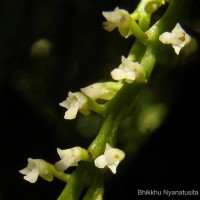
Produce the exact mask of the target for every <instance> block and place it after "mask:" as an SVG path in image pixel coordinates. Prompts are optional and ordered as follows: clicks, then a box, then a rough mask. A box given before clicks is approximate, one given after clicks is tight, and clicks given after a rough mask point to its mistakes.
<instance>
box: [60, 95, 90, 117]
mask: <svg viewBox="0 0 200 200" xmlns="http://www.w3.org/2000/svg"><path fill="white" fill-rule="evenodd" d="M87 103H88V99H87V97H86V96H85V95H84V94H82V93H81V92H75V93H72V92H69V93H68V97H67V99H66V100H65V101H63V102H61V103H60V104H59V105H60V106H62V107H64V108H66V109H68V110H67V111H66V112H65V116H64V118H65V119H74V118H75V117H76V115H77V112H78V110H79V111H80V112H81V113H82V114H85V115H87V114H89V112H90V111H89V108H88V104H87Z"/></svg>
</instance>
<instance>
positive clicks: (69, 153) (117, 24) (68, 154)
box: [19, 0, 190, 183]
mask: <svg viewBox="0 0 200 200" xmlns="http://www.w3.org/2000/svg"><path fill="white" fill-rule="evenodd" d="M160 3H161V4H164V1H163V0H161V1H160ZM151 6H154V4H152V5H151ZM151 9H154V8H153V7H152V8H151ZM102 14H103V16H104V17H105V18H106V19H107V21H106V22H104V23H103V27H104V29H106V30H107V31H112V30H114V29H115V28H118V30H119V31H120V33H121V34H122V35H123V36H124V37H128V36H129V35H130V31H129V28H130V24H131V20H132V19H131V15H130V14H129V13H128V12H127V11H126V10H123V9H119V8H118V7H116V8H115V10H114V11H111V12H103V13H102ZM159 40H160V41H161V42H162V43H164V44H172V47H173V48H174V50H175V53H176V54H179V52H180V50H181V48H183V47H184V46H185V45H187V44H188V43H189V42H190V36H189V35H188V34H187V33H186V32H185V31H184V30H183V29H182V27H181V26H180V24H179V23H177V24H176V26H175V28H174V29H173V30H172V32H171V33H170V32H164V33H163V34H161V35H160V36H159ZM133 57H134V56H133V55H132V56H129V57H128V58H125V57H124V56H122V57H121V64H120V65H119V67H118V68H115V69H114V70H112V71H111V76H112V78H113V79H114V80H115V81H116V82H105V83H94V84H92V85H89V86H87V87H85V88H81V92H75V93H73V92H69V93H68V97H67V98H66V100H65V101H63V102H61V103H60V104H59V105H60V106H62V107H65V108H66V109H67V111H66V112H65V115H64V118H65V119H69V120H71V119H74V118H75V117H76V115H77V112H78V111H80V112H81V113H82V114H84V115H88V114H89V113H90V111H91V106H90V105H91V104H90V102H91V101H96V100H98V99H103V100H111V99H112V98H113V97H114V96H115V94H116V93H117V92H118V91H119V89H120V88H121V87H122V85H123V83H124V82H126V83H132V82H134V81H137V80H139V79H140V77H141V75H144V73H145V72H144V68H143V66H142V65H141V64H140V63H138V62H135V61H134V59H133ZM93 110H94V111H95V109H94V108H93ZM57 152H58V154H59V156H60V159H61V160H60V161H58V162H56V163H55V169H56V170H57V171H58V172H64V171H65V170H67V169H68V168H69V167H71V166H78V163H79V162H80V161H83V160H84V161H86V160H87V161H88V160H90V157H89V155H88V152H87V150H85V149H83V148H81V147H73V148H70V149H65V150H61V149H59V148H57ZM124 157H125V153H124V152H123V151H122V150H120V149H118V148H112V147H111V146H110V145H109V144H108V143H107V144H106V148H105V152H104V153H103V154H102V155H100V156H99V157H97V158H96V159H95V160H94V164H95V166H96V167H98V168H105V167H106V166H107V167H108V168H109V169H110V170H111V171H112V172H113V173H114V174H115V173H116V169H117V166H118V165H119V163H120V162H121V161H122V160H123V159H124ZM19 172H20V173H21V174H24V179H25V180H27V181H29V182H31V183H35V182H36V180H37V179H38V176H41V177H42V178H44V179H45V180H47V181H52V180H53V174H52V172H51V167H49V166H48V163H47V162H46V161H44V160H42V159H32V158H28V165H27V167H26V168H24V169H22V170H20V171H19Z"/></svg>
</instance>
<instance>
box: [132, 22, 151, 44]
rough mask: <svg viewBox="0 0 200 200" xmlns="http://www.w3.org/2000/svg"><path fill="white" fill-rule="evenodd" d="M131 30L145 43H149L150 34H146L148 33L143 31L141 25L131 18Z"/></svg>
mask: <svg viewBox="0 0 200 200" xmlns="http://www.w3.org/2000/svg"><path fill="white" fill-rule="evenodd" d="M129 28H130V31H131V33H132V34H133V35H134V36H135V37H136V38H137V39H138V40H139V41H140V42H141V43H142V44H144V45H146V44H147V42H148V36H147V35H146V33H144V32H143V31H142V29H141V28H140V26H139V25H138V24H137V23H136V22H135V20H133V19H132V20H131V24H130V27H129Z"/></svg>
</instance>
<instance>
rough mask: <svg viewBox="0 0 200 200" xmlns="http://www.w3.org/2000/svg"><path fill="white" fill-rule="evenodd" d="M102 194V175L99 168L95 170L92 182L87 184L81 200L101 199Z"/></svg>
mask: <svg viewBox="0 0 200 200" xmlns="http://www.w3.org/2000/svg"><path fill="white" fill-rule="evenodd" d="M103 194H104V176H103V175H102V174H100V172H99V170H98V171H97V170H96V172H95V175H94V177H93V180H92V183H91V184H90V186H89V189H88V191H87V193H86V194H85V196H84V198H83V200H97V199H98V200H102V199H103Z"/></svg>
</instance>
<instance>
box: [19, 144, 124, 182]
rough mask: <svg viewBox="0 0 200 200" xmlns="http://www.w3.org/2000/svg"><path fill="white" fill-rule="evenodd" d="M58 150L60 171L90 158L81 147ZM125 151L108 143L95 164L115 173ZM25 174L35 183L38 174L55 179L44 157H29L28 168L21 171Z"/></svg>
mask: <svg viewBox="0 0 200 200" xmlns="http://www.w3.org/2000/svg"><path fill="white" fill-rule="evenodd" d="M57 152H58V154H59V156H60V158H61V160H60V161H58V162H56V163H55V169H56V170H57V171H58V172H60V171H61V172H63V171H65V170H66V169H68V168H69V167H72V166H78V162H79V161H81V160H87V159H88V158H89V156H88V152H87V151H86V150H85V149H83V148H81V147H73V148H70V149H65V150H61V149H59V148H58V149H57ZM124 157H125V153H124V152H123V151H122V150H120V149H117V148H112V147H111V146H110V145H109V144H108V143H107V144H106V149H105V152H104V154H103V155H100V156H99V157H97V158H96V159H95V160H94V163H95V166H96V167H98V168H104V167H106V166H107V167H108V168H110V169H111V171H112V172H113V173H114V174H115V173H116V168H117V166H118V165H119V163H120V162H121V161H122V160H123V159H124ZM19 172H20V173H21V174H24V179H25V180H27V181H28V182H30V183H35V182H36V181H37V179H38V176H41V177H42V178H44V179H45V180H47V181H52V180H53V174H52V172H51V168H49V167H48V163H47V162H46V161H44V160H42V159H32V158H28V165H27V167H26V168H24V169H22V170H20V171H19Z"/></svg>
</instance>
